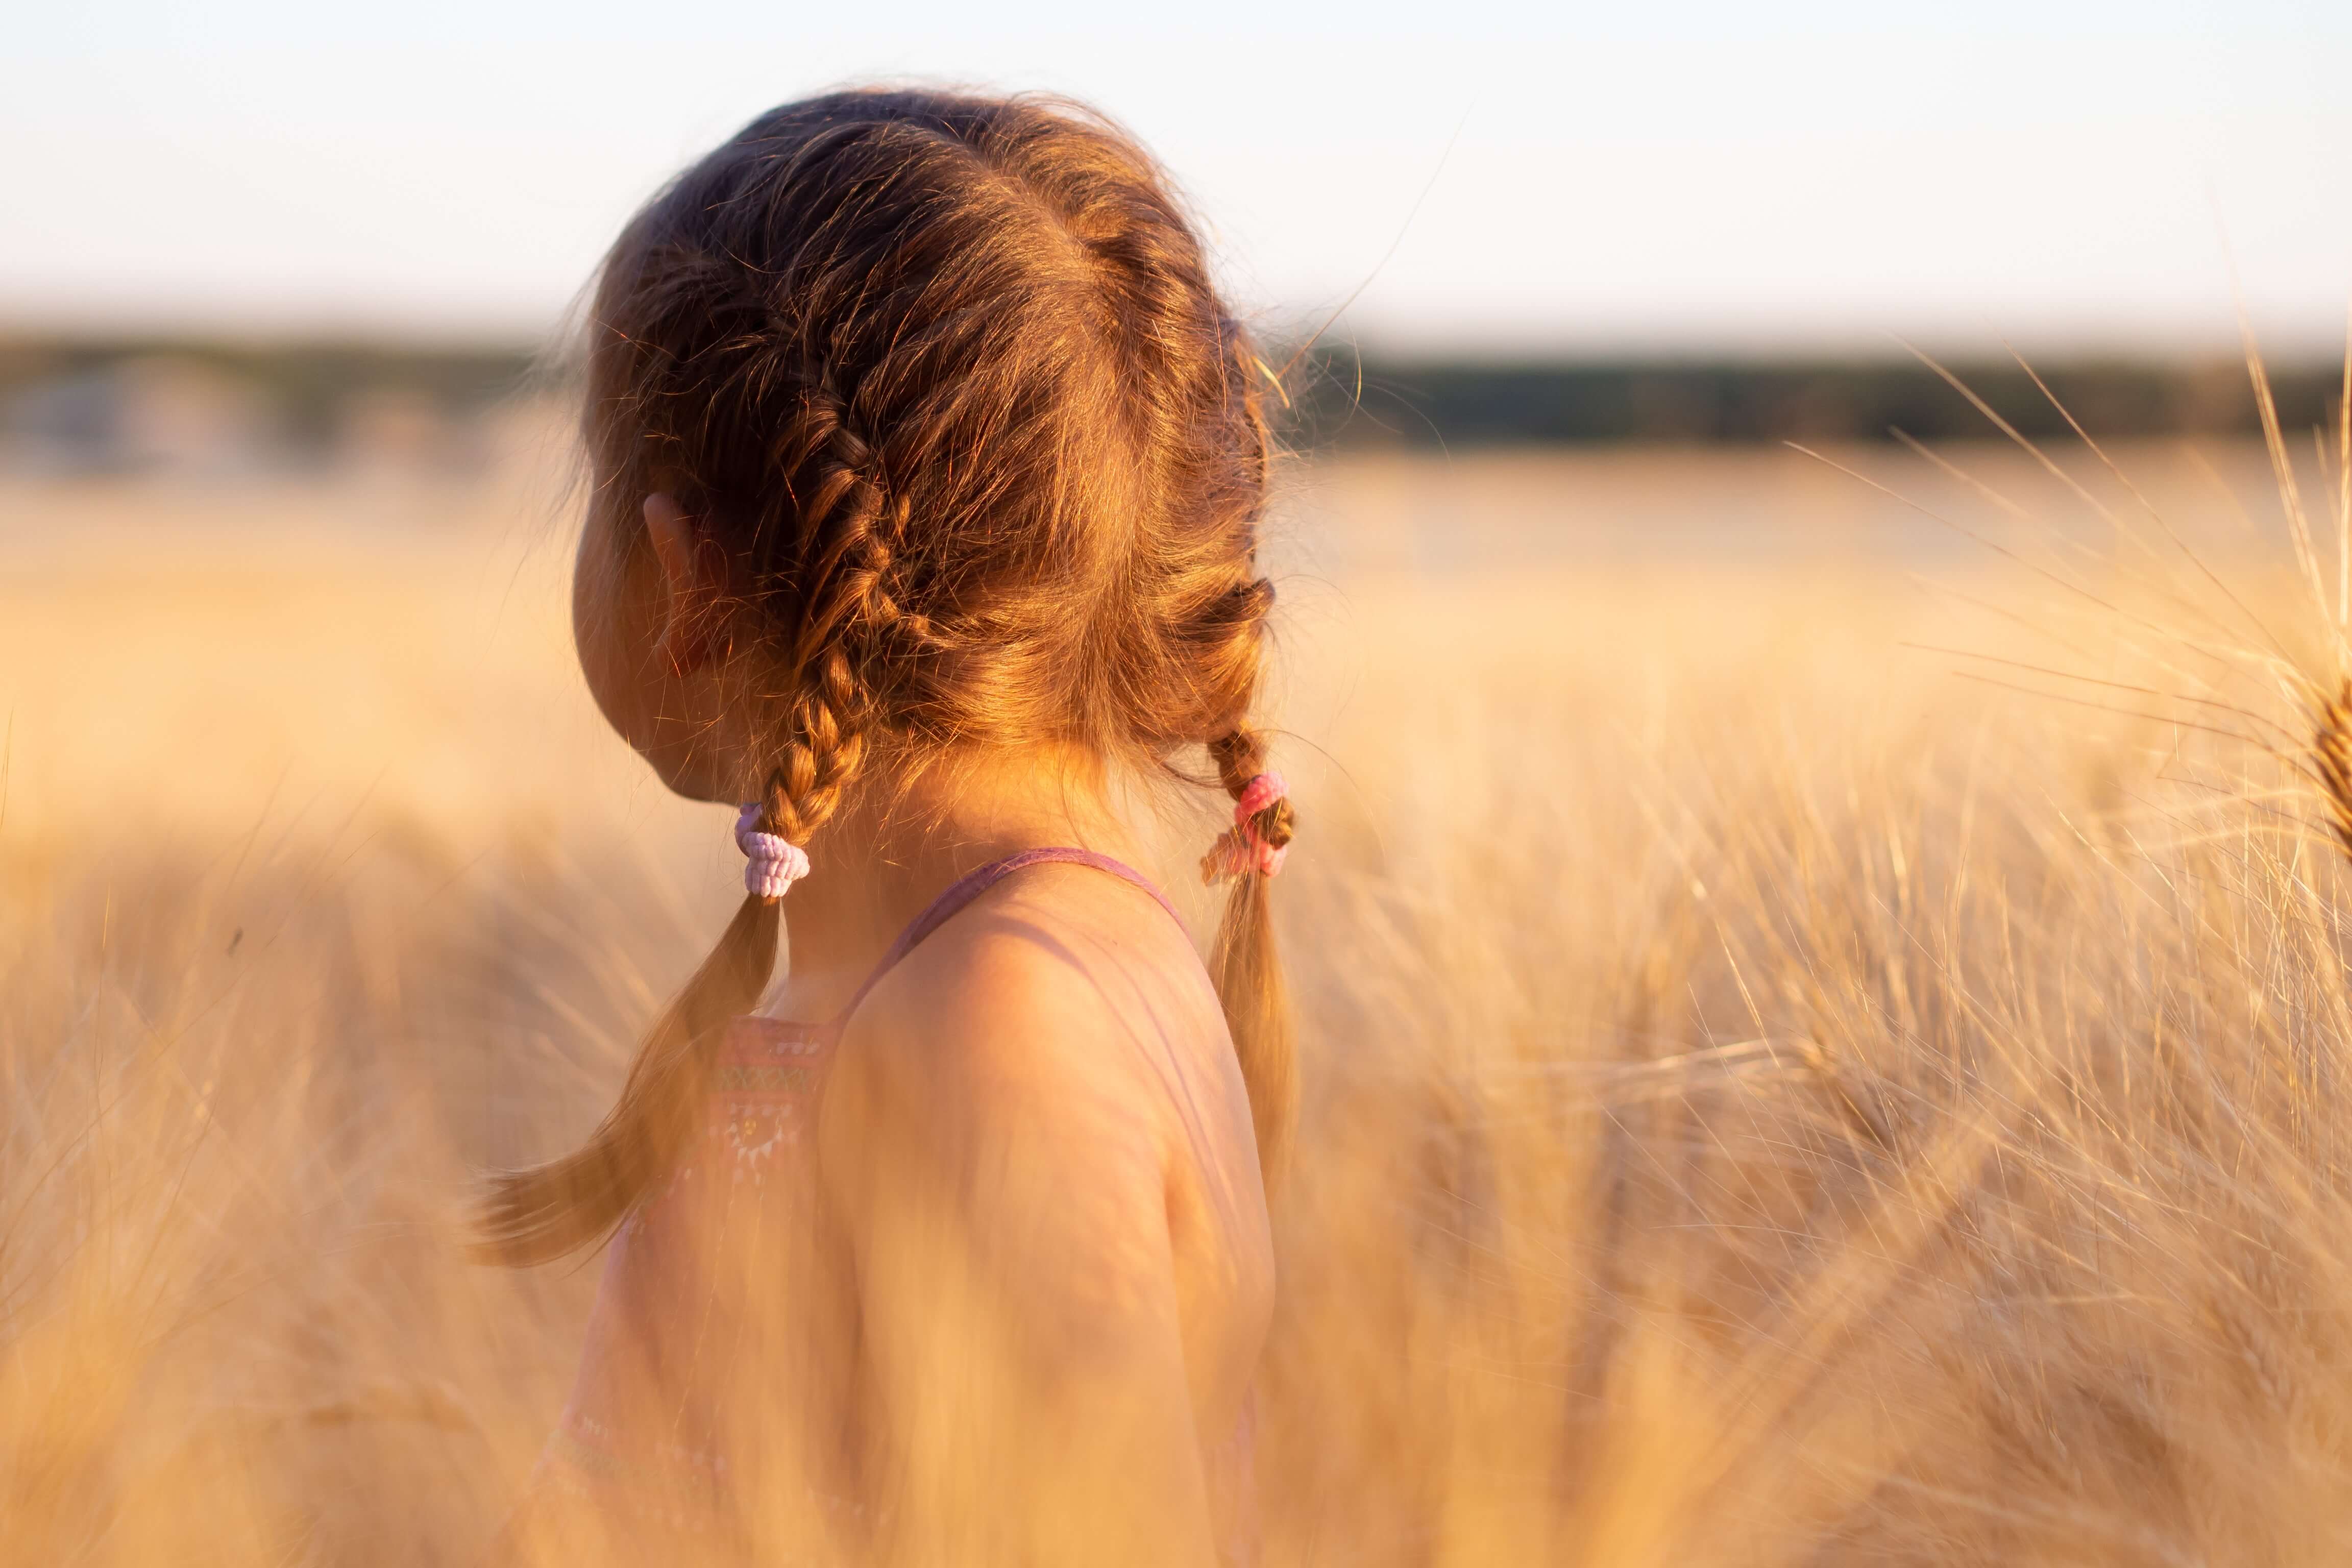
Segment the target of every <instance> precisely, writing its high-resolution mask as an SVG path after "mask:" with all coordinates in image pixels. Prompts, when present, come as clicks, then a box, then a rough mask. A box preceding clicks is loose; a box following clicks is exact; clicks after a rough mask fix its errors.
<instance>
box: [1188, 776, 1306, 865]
mask: <svg viewBox="0 0 2352 1568" xmlns="http://www.w3.org/2000/svg"><path fill="white" fill-rule="evenodd" d="M1289 794H1290V790H1289V788H1288V786H1287V785H1286V784H1284V783H1283V782H1282V775H1281V774H1280V773H1274V772H1272V771H1268V772H1265V773H1260V774H1258V775H1257V776H1256V777H1255V778H1253V779H1252V780H1250V782H1249V783H1248V784H1244V785H1243V786H1242V793H1241V795H1239V797H1237V798H1236V799H1235V800H1234V825H1233V826H1232V827H1230V828H1228V829H1226V830H1225V831H1224V832H1223V833H1220V834H1219V835H1217V841H1216V843H1215V844H1213V845H1212V846H1211V847H1210V849H1209V852H1208V854H1207V855H1205V856H1203V857H1202V860H1201V877H1202V880H1204V881H1209V882H1222V881H1223V880H1225V879H1227V878H1229V877H1238V876H1241V875H1243V874H1244V872H1249V871H1255V872H1256V873H1257V874H1258V875H1259V876H1261V877H1271V876H1273V875H1274V874H1275V873H1276V872H1277V871H1279V870H1281V869H1282V863H1283V861H1284V860H1286V859H1287V858H1289V856H1290V846H1289V845H1287V844H1269V843H1267V842H1266V839H1265V834H1263V833H1261V832H1259V831H1258V826H1257V815H1258V813H1259V812H1262V811H1264V810H1265V808H1266V807H1267V806H1269V805H1273V804H1274V803H1275V802H1276V801H1277V800H1282V799H1285V798H1286V797H1287V796H1288V795H1289Z"/></svg>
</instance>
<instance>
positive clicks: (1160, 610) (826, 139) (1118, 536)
mask: <svg viewBox="0 0 2352 1568" xmlns="http://www.w3.org/2000/svg"><path fill="white" fill-rule="evenodd" d="M589 331H590V333H591V338H590V342H589V345H588V348H589V356H588V379H589V404H588V417H587V435H588V440H589V447H590V454H591V458H592V460H593V466H594V470H595V484H594V488H593V493H592V501H591V504H592V505H595V506H599V507H609V508H613V509H615V510H614V511H613V512H612V513H611V516H612V517H613V518H614V521H615V524H616V527H615V536H616V537H621V538H634V539H635V540H637V541H638V542H639V543H637V544H636V545H634V546H632V547H635V548H642V547H645V546H644V545H643V543H642V540H643V531H642V528H640V527H636V526H635V525H634V521H633V520H634V517H635V511H636V509H637V506H638V504H639V502H640V500H642V498H643V497H645V496H646V495H647V494H649V493H653V492H655V491H667V492H668V493H670V494H672V495H674V496H675V497H676V498H677V500H678V502H679V503H680V505H681V507H682V508H683V509H684V510H685V511H686V512H687V513H688V515H689V516H691V517H692V518H693V519H695V520H696V525H697V527H698V529H699V531H700V532H701V534H702V536H703V537H705V538H707V539H709V541H711V542H714V543H715V544H716V545H717V546H718V547H719V550H721V551H722V552H724V553H725V555H726V557H727V559H728V562H729V570H728V577H727V580H728V583H729V585H730V592H731V594H732V595H734V597H735V598H736V600H737V602H738V603H737V608H736V611H735V617H734V618H735V623H736V624H735V625H733V626H730V636H732V637H734V638H735V640H736V654H735V656H734V657H738V658H745V659H746V660H747V661H751V663H752V664H753V665H755V666H757V667H759V668H762V671H763V678H762V679H755V680H751V681H747V682H745V683H744V690H745V692H746V699H745V700H756V701H759V702H760V703H761V705H762V707H763V709H764V710H765V711H762V712H761V713H760V714H759V715H758V719H759V732H761V733H762V734H764V735H767V736H770V737H772V766H771V768H770V770H769V771H768V773H767V774H766V777H765V779H764V783H763V786H762V787H763V789H764V805H765V808H766V811H765V814H766V816H767V818H768V824H767V826H769V827H770V828H771V829H772V831H774V832H776V833H778V834H780V835H782V837H786V838H788V839H790V840H792V841H793V842H794V843H806V842H808V841H809V840H810V839H812V838H814V837H816V836H817V835H818V834H819V833H820V832H821V830H822V829H823V828H824V825H825V823H826V821H827V820H828V819H829V818H830V817H832V816H833V815H834V814H835V811H836V810H837V808H838V807H839V806H840V805H841V804H842V802H843V800H844V799H845V796H846V795H849V794H850V793H851V792H853V791H855V790H856V788H857V787H858V785H859V784H860V782H861V780H866V779H872V778H873V777H875V776H876V775H877V774H878V773H882V772H884V771H885V770H892V771H895V770H898V769H902V768H905V767H908V766H919V765H921V764H922V763H925V762H926V761H928V760H930V759H934V758H938V757H942V756H951V755H953V754H955V753H956V752H961V751H968V750H971V749H976V748H996V747H1011V746H1020V745H1025V744H1034V743H1040V742H1058V743H1061V744H1065V745H1074V746H1077V747H1081V748H1084V749H1085V750H1087V751H1088V752H1091V753H1093V754H1095V755H1097V756H1099V757H1101V758H1103V759H1104V760H1105V761H1106V762H1107V763H1127V764H1133V765H1141V766H1152V767H1162V768H1170V769H1171V770H1173V771H1177V772H1179V773H1181V772H1182V771H1184V763H1185V759H1186V757H1187V755H1188V748H1192V747H1198V746H1205V747H1206V748H1207V752H1206V755H1207V757H1208V759H1209V762H1210V763H1211V765H1212V767H1213V772H1214V773H1215V776H1216V777H1217V778H1218V779H1219V781H1220V782H1221V783H1222V784H1223V785H1224V786H1225V788H1226V789H1227V790H1228V791H1230V792H1231V793H1232V794H1233V795H1234V796H1235V797H1236V798H1238V797H1239V796H1240V795H1241V794H1242V793H1243V791H1244V788H1245V787H1246V786H1247V784H1249V781H1250V780H1251V779H1252V778H1253V777H1254V776H1255V775H1256V774H1257V773H1259V772H1260V771H1261V769H1262V767H1263V758H1262V755H1261V749H1260V745H1259V742H1258V740H1257V737H1256V735H1255V732H1254V731H1253V730H1252V729H1251V726H1250V721H1249V715H1250V708H1251V703H1252V700H1253V699H1254V697H1255V692H1256V688H1257V684H1258V677H1259V667H1260V660H1261V653H1262V648H1263V646H1264V643H1265V627H1266V619H1267V616H1268V613H1269V611H1270V609H1271V607H1272V604H1273V599H1274V593H1273V589H1272V586H1271V585H1270V584H1268V583H1267V582H1266V580H1265V578H1264V577H1263V576H1262V575H1260V574H1259V572H1258V569H1257V564H1256V559H1255V552H1256V542H1257V529H1258V523H1259V518H1260V512H1261V510H1262V507H1263V504H1264V500H1265V480H1266V466H1267V459H1268V455H1269V453H1268V436H1267V431H1266V425H1265V415H1264V408H1263V404H1262V400H1261V399H1262V388H1263V387H1264V386H1265V384H1266V381H1267V373H1266V372H1265V367H1264V365H1263V363H1262V362H1261V361H1259V360H1258V359H1257V357H1256V356H1255V353H1254V352H1253V350H1252V346H1251V343H1250V342H1249V339H1248V336H1247V334H1246V333H1245V332H1244V331H1243V329H1242V328H1241V326H1240V325H1239V324H1238V323H1237V322H1236V321H1234V318H1233V317H1232V316H1231V314H1230V313H1229V312H1228V311H1227V310H1225V308H1224V306H1223V302H1222V301H1221V300H1220V299H1219V298H1218V295H1217V292H1216V289H1214V287H1213V283H1212V281H1211V279H1210V275H1209V268H1208V265H1207V260H1206V258H1205V256H1204V255H1203V252H1202V247H1201V245H1200V242H1199V240H1198V239H1197V237H1195V236H1194V234H1193V233H1192V228H1191V227H1190V226H1189V225H1188V223H1187V222H1186V220H1185V218H1184V216H1183V214H1182V212H1181V208H1180V207H1179V205H1178V204H1177V203H1176V201H1175V200H1174V199H1173V197H1172V196H1171V193H1170V191H1169V189H1168V187H1167V184H1166V182H1165V180H1164V179H1163V177H1162V176H1161V174H1160V172H1159V171H1158V170H1157V169H1156V168H1155V167H1154V166H1153V164H1152V163H1151V162H1150V159H1149V158H1148V157H1147V156H1146V155H1145V154H1144V153H1142V152H1141V151H1140V150H1139V149H1138V148H1137V147H1136V146H1135V145H1134V143H1133V142H1130V141H1129V140H1128V139H1127V138H1126V137H1125V136H1123V135H1122V134H1120V133H1119V132H1118V131H1116V130H1115V129H1113V128H1112V127H1110V126H1109V125H1108V124H1107V123H1105V122H1104V121H1100V120H1098V119H1097V118H1095V117H1093V116H1091V115H1089V114H1087V113H1086V112H1085V111H1083V110H1076V109H1074V108H1072V107H1070V106H1067V105H1063V104H1054V103H1047V102H1043V101H1038V100H1026V99H1011V100H998V99H983V98H971V97H962V96H956V95H950V94H945V93H937V92H922V91H868V92H842V93H835V94H829V95H826V96H824V97H821V98H815V99H811V100H806V101H803V102H800V103H794V104H789V105H786V106H785V107H783V108H781V109H778V110H772V111H771V112H770V113H768V114H765V115H762V116H761V118H759V119H758V120H756V121H753V122H752V123H751V124H750V125H749V126H747V127H745V128H744V129H743V131H741V132H740V133H738V134H737V135H736V136H735V137H734V138H732V139H731V140H730V141H729V142H727V143H726V144H724V145H723V146H721V147H719V149H718V150H717V151H715V152H713V153H710V154H709V156H708V157H706V158H704V159H703V160H702V161H701V162H700V163H697V164H695V165H694V166H693V167H692V168H690V169H688V171H687V172H686V173H685V174H682V175H680V176H679V177H678V178H677V180H676V181H675V182H674V183H672V184H670V185H669V186H668V187H667V189H666V190H664V191H663V192H662V193H661V194H660V195H657V196H656V198H655V199H654V200H653V201H652V202H651V203H650V204H649V205H647V206H646V208H645V209H644V211H642V212H641V213H639V214H638V215H637V216H636V217H635V220H634V221H632V222H631V223H630V225H629V226H628V227H627V228H626V229H625V231H624V232H623V234H622V236H621V237H620V239H619V241H618V242H617V243H616V244H615V245H614V248H613V251H612V253H611V255H610V256H609V257H608V258H606V262H605V266H604V272H603V275H602V278H601V279H600V282H599V286H598V288H597V289H596V292H595V296H594V301H593V313H592V317H591V321H590V323H589ZM753 693H757V695H756V696H753V695H751V694H753ZM1189 754H1191V755H1198V754H1199V753H1197V752H1192V753H1189ZM1256 826H1257V827H1258V829H1259V830H1260V832H1261V834H1262V836H1263V837H1265V839H1266V840H1268V841H1270V842H1271V843H1273V844H1275V845H1276V846H1279V845H1280V844H1281V843H1284V842H1286V840H1287V838H1288V837H1289V832H1290V821H1289V815H1288V808H1287V806H1286V805H1284V804H1283V803H1281V802H1279V801H1277V802H1276V803H1275V804H1274V805H1271V806H1268V807H1267V808H1266V809H1265V811H1263V812H1262V813H1260V814H1259V816H1258V818H1257V821H1256ZM775 937H776V916H775V911H774V908H773V902H772V900H760V899H757V898H754V899H751V900H747V901H746V903H745V906H744V909H743V910H742V911H741V912H740V913H739V914H738V916H737V918H736V921H735V923H734V925H733V926H732V927H730V931H729V932H728V935H727V937H726V939H725V940H724V941H722V942H721V944H720V947H719V951H718V952H715V953H714V954H713V956H712V958H711V960H710V962H709V963H706V964H705V966H704V968H703V970H702V972H701V973H698V975H697V976H696V977H695V980H694V981H693V982H691V983H690V984H689V985H688V989H687V992H686V994H683V995H681V997H680V998H679V1000H678V1002H677V1005H674V1006H673V1008H672V1009H671V1012H670V1014H669V1015H667V1016H665V1018H664V1019H663V1020H662V1021H661V1022H660V1023H659V1024H658V1025H657V1026H656V1028H655V1031H654V1034H653V1037H652V1038H651V1039H649V1041H648V1043H647V1046H646V1051H645V1053H644V1055H643V1056H642V1057H641V1058H640V1059H639V1061H638V1064H637V1067H636V1069H635V1072H633V1073H632V1075H631V1079H630V1082H629V1085H628V1087H627V1088H626V1089H625V1090H624V1093H623V1096H622V1100H621V1103H620V1104H619V1105H618V1106H617V1107H616V1108H615V1110H614V1113H613V1115H612V1117H611V1118H608V1120H607V1121H606V1122H605V1124H604V1127H603V1128H601V1129H599V1131H598V1132H597V1134H596V1135H595V1137H594V1138H593V1139H592V1141H591V1142H590V1144H589V1145H588V1146H587V1147H586V1148H584V1149H583V1150H582V1151H580V1152H578V1153H576V1154H574V1155H572V1156H570V1157H568V1158H567V1159H565V1160H562V1161H558V1162H555V1163H553V1164H551V1165H548V1166H543V1167H541V1168H539V1169H537V1170H533V1171H526V1172H521V1173H515V1174H512V1175H509V1176H507V1177H503V1178H500V1180H499V1184H498V1186H497V1189H496V1191H495V1193H494V1195H493V1199H492V1204H491V1211H490V1215H489V1220H488V1228H489V1231H490V1237H489V1239H490V1243H491V1245H492V1247H494V1248H496V1249H498V1250H499V1251H501V1252H502V1253H503V1254H504V1255H506V1256H508V1257H509V1258H516V1259H519V1260H531V1259H536V1258H542V1257H547V1256H553V1255H555V1254H558V1253H561V1252H562V1251H565V1250H569V1249H570V1248H571V1247H575V1246H578V1245H581V1244H583V1243H584V1242H586V1241H589V1240H593V1238H594V1237H597V1236H599V1235H601V1234H603V1232H604V1229H605V1228H607V1227H608V1226H610V1225H611V1224H613V1223H614V1221H616V1220H617V1219H618V1218H619V1217H620V1216H621V1215H623V1214H624V1213H625V1212H626V1209H627V1207H628V1205H630V1204H631V1203H633V1202H634V1201H635V1197H636V1196H637V1194H639V1193H641V1192H642V1191H643V1190H644V1187H645V1185H646V1183H647V1182H649V1181H650V1180H651V1179H652V1177H653V1175H654V1174H655V1173H657V1172H658V1171H659V1169H660V1167H661V1166H662V1165H663V1164H664V1163H667V1160H669V1159H670V1158H673V1157H675V1154H676V1152H677V1145H678V1143H679V1142H680V1141H681V1140H682V1138H683V1136H684V1133H685V1130H686V1128H687V1126H688V1121H689V1120H690V1111H689V1106H690V1102H691V1100H692V1098H693V1097H694V1096H695V1095H696V1094H697V1093H698V1090H699V1087H700V1072H699V1064H700V1062H701V1061H702V1059H703V1057H704V1055H705V1054H706V1052H707V1048H708V1046H709V1042H710V1039H711V1037H713V1035H714V1034H715V1032H716V1030H717V1029H718V1028H719V1026H723V1023H724V1019H725V1017H726V1016H730V1015H731V1014H732V1013H733V1012H736V1011H740V1010H742V1008H744V1007H746V1006H749V1005H751V1003H752V1002H753V1001H755V1000H756V998H757V995H758V993H759V991H760V989H761V987H762V986H763V985H764V984H765V981H766V978H767V974H768V971H769V967H770V965H771V964H772V961H773V953H774V945H775ZM1214 967H1215V968H1216V970H1217V977H1218V980H1219V985H1220V991H1221V994H1223V996H1224V999H1225V1003H1226V1013H1227V1017H1228V1019H1229V1021H1230V1022H1231V1024H1232V1026H1233V1029H1234V1037H1235V1045H1236V1048H1237V1050H1238V1051H1239V1052H1240V1055H1241V1058H1242V1064H1243V1068H1244V1074H1245V1076H1246V1077H1247V1078H1248V1080H1249V1084H1250V1089H1251V1100H1252V1105H1253V1109H1254V1110H1255V1116H1256V1120H1257V1122H1258V1130H1259V1142H1260V1152H1261V1158H1262V1160H1263V1161H1264V1162H1265V1164H1266V1165H1267V1167H1268V1169H1269V1170H1271V1169H1273V1168H1275V1166H1276V1163H1278V1160H1279V1150H1280V1146H1281V1144H1282V1142H1283V1140H1284V1138H1285V1136H1286V1130H1287V1126H1288V1122H1289V1119H1290V1108H1291V1102H1292V1099H1293V1093H1292V1069H1291V1066H1290V1059H1289V1047H1288V1040H1287V1033H1286V1025H1285V1023H1284V1020H1283V1009H1282V1005H1281V997H1280V994H1279V987H1278V983H1277V980H1276V967H1275V965H1274V962H1273V954H1272V949H1271V946H1270V933H1269V931H1268V930H1267V920H1266V909H1265V875H1263V874H1260V873H1259V872H1257V871H1255V870H1245V871H1244V872H1243V874H1242V875H1240V876H1239V877H1238V878H1237V879H1236V883H1235V889H1234V895H1233V899H1232V901H1231V903H1230V905H1229V907H1228V909H1227V911H1226V917H1225V921H1224V924H1223V929H1222V931H1221V932H1220V935H1219V940H1218V944H1217V953H1216V958H1215V961H1214Z"/></svg>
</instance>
